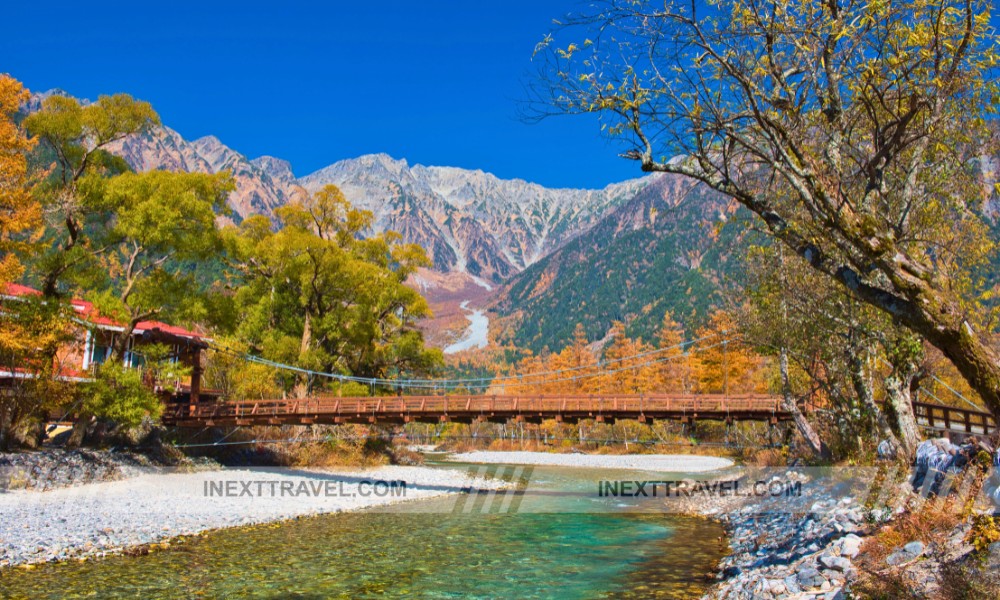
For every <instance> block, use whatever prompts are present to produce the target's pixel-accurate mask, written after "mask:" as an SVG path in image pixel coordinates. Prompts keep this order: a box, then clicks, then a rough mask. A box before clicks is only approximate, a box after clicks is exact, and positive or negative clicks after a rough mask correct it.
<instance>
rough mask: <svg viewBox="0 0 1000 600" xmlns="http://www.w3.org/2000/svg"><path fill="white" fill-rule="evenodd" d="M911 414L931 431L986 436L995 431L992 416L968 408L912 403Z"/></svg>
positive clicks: (994, 422)
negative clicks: (960, 432)
mask: <svg viewBox="0 0 1000 600" xmlns="http://www.w3.org/2000/svg"><path fill="white" fill-rule="evenodd" d="M913 414H914V417H916V419H917V422H918V423H919V424H921V425H924V426H927V427H930V428H932V429H944V430H948V431H964V432H965V433H976V434H982V435H987V434H989V433H990V432H991V431H993V430H994V429H996V420H995V419H994V418H993V415H992V414H990V413H988V412H984V411H979V410H970V409H968V408H958V407H954V406H945V405H943V404H930V403H927V402H914V403H913Z"/></svg>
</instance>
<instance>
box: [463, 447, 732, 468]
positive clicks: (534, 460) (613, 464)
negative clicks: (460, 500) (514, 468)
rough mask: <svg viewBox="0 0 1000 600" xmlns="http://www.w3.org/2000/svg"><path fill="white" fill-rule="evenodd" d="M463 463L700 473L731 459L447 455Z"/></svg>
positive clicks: (481, 452)
mask: <svg viewBox="0 0 1000 600" xmlns="http://www.w3.org/2000/svg"><path fill="white" fill-rule="evenodd" d="M448 460H451V461H456V462H467V463H484V464H513V465H548V466H558V467H588V468H593V469H628V470H637V471H657V472H665V473H702V472H706V471H715V470H718V469H725V468H727V467H731V466H733V461H731V460H729V459H726V458H719V457H716V456H696V455H693V454H621V455H619V454H554V453H551V452H493V451H485V450H477V451H475V452H463V453H460V454H452V455H450V456H448Z"/></svg>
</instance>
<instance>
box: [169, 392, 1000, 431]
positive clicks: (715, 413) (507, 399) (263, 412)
mask: <svg viewBox="0 0 1000 600" xmlns="http://www.w3.org/2000/svg"><path fill="white" fill-rule="evenodd" d="M913 407H914V412H915V414H916V417H917V422H918V423H919V424H920V425H921V426H924V427H926V428H928V429H933V430H938V431H953V432H958V433H967V434H979V435H986V434H989V433H991V432H992V431H994V430H995V429H996V422H995V420H994V419H993V416H992V415H991V414H990V413H987V412H983V411H977V410H970V409H964V408H956V407H951V406H945V405H941V404H931V403H926V402H915V403H914V405H913ZM162 419H163V422H164V424H165V425H171V426H174V427H199V428H204V427H225V426H253V425H282V426H293V425H320V424H329V425H339V424H347V423H361V424H404V423H421V422H422V423H445V422H458V423H471V422H473V421H491V422H500V423H503V422H507V421H509V420H514V421H522V422H529V423H540V422H541V421H543V420H545V419H554V420H556V421H561V422H567V423H576V422H578V421H580V420H583V419H593V420H595V421H597V422H614V421H617V420H623V419H628V420H636V421H639V422H648V421H654V420H661V419H669V420H674V421H680V422H683V423H688V424H692V423H694V422H695V421H696V420H711V421H722V422H726V423H732V422H734V421H763V422H767V423H770V424H772V425H774V424H778V423H780V422H783V421H790V420H792V415H791V413H789V412H788V411H786V410H784V409H783V408H782V401H781V398H780V397H779V396H772V395H763V394H743V395H726V394H636V395H621V394H614V395H611V394H609V395H449V396H374V397H343V398H342V397H337V396H313V397H308V398H303V399H279V400H261V401H243V402H232V401H228V402H227V401H219V402H198V403H192V404H174V405H170V406H167V407H166V408H165V410H164V413H163V416H162Z"/></svg>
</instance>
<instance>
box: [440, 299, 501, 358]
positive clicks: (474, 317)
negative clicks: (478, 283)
mask: <svg viewBox="0 0 1000 600" xmlns="http://www.w3.org/2000/svg"><path fill="white" fill-rule="evenodd" d="M460 307H461V308H462V310H464V311H465V312H466V318H468V319H469V326H468V327H467V328H466V329H465V333H464V334H463V335H462V339H460V340H458V341H457V342H455V343H454V344H452V345H450V346H448V347H446V348H445V349H444V353H445V354H454V353H456V352H461V351H463V350H471V349H473V348H485V347H486V344H487V343H489V331H490V318H489V317H487V316H486V311H483V310H480V309H478V308H472V309H470V308H469V301H468V300H466V301H464V302H462V304H461V305H460Z"/></svg>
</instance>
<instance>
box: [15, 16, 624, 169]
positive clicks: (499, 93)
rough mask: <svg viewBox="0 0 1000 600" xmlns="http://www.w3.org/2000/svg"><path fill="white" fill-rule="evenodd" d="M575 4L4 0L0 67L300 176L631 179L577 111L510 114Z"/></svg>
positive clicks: (33, 85) (36, 85)
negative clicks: (330, 172) (395, 162)
mask: <svg viewBox="0 0 1000 600" xmlns="http://www.w3.org/2000/svg"><path fill="white" fill-rule="evenodd" d="M577 6H578V3H577V1H576V0H558V1H557V0H504V1H502V2H480V1H479V0H453V1H450V2H449V1H444V0H410V1H398V0H383V1H381V2H358V1H353V2H346V1H341V0H330V1H327V2H298V1H294V0H285V1H283V2H273V1H272V2H257V1H252V0H250V1H242V2H208V1H204V2H187V1H177V2H169V3H168V2H162V3H152V2H134V1H133V2H129V3H121V2H101V3H93V2H73V3H67V2H44V3H43V2H37V1H30V0H29V1H27V2H12V3H9V4H8V5H7V6H5V7H4V9H3V12H4V16H5V20H8V22H9V23H10V24H9V25H8V26H7V27H5V28H4V35H3V36H2V37H0V71H6V72H9V73H11V74H12V75H13V76H14V77H16V78H18V79H20V80H21V81H23V82H24V83H25V84H26V85H27V86H28V87H29V88H30V89H32V90H39V91H41V90H46V89H50V88H54V87H58V88H62V89H64V90H66V91H67V92H69V93H71V94H73V95H76V96H80V97H86V98H92V99H93V98H96V97H97V96H98V95H100V94H109V93H116V92H128V93H130V94H132V95H134V96H136V97H138V98H141V99H144V100H148V101H150V102H152V104H153V107H154V108H155V109H156V110H157V111H159V113H160V116H161V117H162V119H163V121H164V123H165V124H167V125H169V126H170V127H172V128H174V129H176V130H177V131H179V132H180V133H181V134H182V135H183V136H184V137H185V138H188V139H194V138H197V137H200V136H203V135H209V134H212V135H215V136H217V137H218V138H219V139H221V140H222V141H223V143H225V144H227V145H229V146H231V147H232V148H234V149H236V150H238V151H239V152H242V153H243V154H246V155H247V156H249V157H250V158H254V157H256V156H260V155H262V154H270V155H273V156H278V157H280V158H285V159H287V160H289V161H291V163H292V167H293V169H294V171H295V173H296V175H299V176H301V175H306V174H308V173H311V172H312V171H314V170H316V169H319V168H322V167H324V166H326V165H328V164H330V163H333V162H335V161H337V160H340V159H344V158H351V157H355V156H359V155H361V154H367V153H373V152H386V153H388V154H391V155H393V156H395V157H396V158H406V159H408V160H409V161H410V162H411V163H421V164H426V165H448V166H458V167H465V168H481V169H483V170H486V171H490V172H492V173H495V174H496V175H498V176H501V177H504V178H513V177H520V178H523V179H527V180H530V181H536V182H539V183H542V184H544V185H548V186H566V187H602V186H604V185H606V184H608V183H611V182H616V181H621V180H624V179H628V178H631V177H638V176H640V175H641V173H640V172H639V171H638V167H637V165H636V164H635V163H632V162H630V161H626V160H623V159H620V158H618V157H617V154H616V148H615V147H614V146H613V145H611V144H609V143H608V142H607V141H606V140H605V139H604V138H602V137H601V136H600V133H599V127H598V125H597V123H596V121H595V120H594V119H591V118H589V117H559V118H554V119H548V120H545V121H543V122H542V123H540V124H535V125H531V124H526V123H523V122H521V121H520V120H519V119H518V117H517V101H518V100H519V99H521V98H523V94H524V92H523V91H522V84H523V82H524V81H525V78H526V77H528V76H530V73H531V72H532V64H531V52H532V49H533V48H534V46H535V44H536V43H537V42H538V41H539V40H540V39H541V37H542V36H543V35H544V34H545V32H546V31H547V30H548V29H549V27H550V25H551V21H552V19H553V18H557V17H560V16H562V15H563V14H565V13H567V12H569V11H571V10H573V9H574V8H575V7H577Z"/></svg>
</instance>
